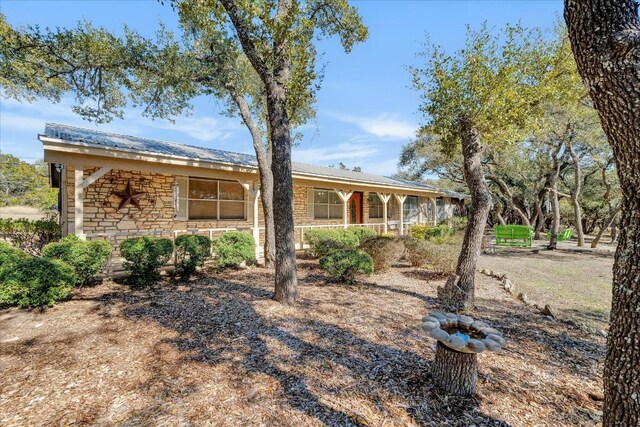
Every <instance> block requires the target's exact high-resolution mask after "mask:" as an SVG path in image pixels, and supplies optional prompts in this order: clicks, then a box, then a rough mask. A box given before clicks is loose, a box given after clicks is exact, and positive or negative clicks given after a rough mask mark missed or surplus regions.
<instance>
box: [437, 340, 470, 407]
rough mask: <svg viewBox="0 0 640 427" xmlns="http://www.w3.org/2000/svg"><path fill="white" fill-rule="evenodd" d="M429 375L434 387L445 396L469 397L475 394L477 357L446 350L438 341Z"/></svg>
mask: <svg viewBox="0 0 640 427" xmlns="http://www.w3.org/2000/svg"><path fill="white" fill-rule="evenodd" d="M436 345H437V348H436V357H435V359H434V360H433V367H432V370H431V375H432V376H433V382H434V383H435V384H436V386H438V387H440V388H441V389H442V390H444V391H445V392H446V393H447V394H451V395H457V396H469V395H472V394H474V393H475V392H476V383H477V381H478V355H477V354H475V353H470V354H468V353H460V352H459V351H454V350H450V349H448V348H446V347H445V346H444V345H442V344H441V343H440V342H439V341H438V344H436Z"/></svg>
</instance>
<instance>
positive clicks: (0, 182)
mask: <svg viewBox="0 0 640 427" xmlns="http://www.w3.org/2000/svg"><path fill="white" fill-rule="evenodd" d="M0 81H2V77H0ZM57 203H58V190H57V189H56V188H51V187H50V185H49V179H48V169H47V165H46V163H43V162H42V161H39V162H36V163H35V164H30V163H27V162H23V161H22V160H20V159H18V158H17V157H15V156H12V155H11V154H0V206H15V205H25V206H32V207H35V208H38V209H40V210H42V211H52V210H53V209H55V207H56V205H57Z"/></svg>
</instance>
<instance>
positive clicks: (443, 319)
mask: <svg viewBox="0 0 640 427" xmlns="http://www.w3.org/2000/svg"><path fill="white" fill-rule="evenodd" d="M431 317H435V318H436V319H438V322H440V326H447V318H446V317H445V315H444V314H442V313H439V312H436V313H432V314H431Z"/></svg>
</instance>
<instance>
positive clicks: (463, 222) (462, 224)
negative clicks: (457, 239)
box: [451, 216, 469, 231]
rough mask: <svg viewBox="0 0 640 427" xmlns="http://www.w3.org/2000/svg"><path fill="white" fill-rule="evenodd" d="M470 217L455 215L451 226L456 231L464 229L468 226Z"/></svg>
mask: <svg viewBox="0 0 640 427" xmlns="http://www.w3.org/2000/svg"><path fill="white" fill-rule="evenodd" d="M468 222H469V221H468V219H467V217H466V216H454V217H453V218H451V226H452V227H453V228H454V230H456V231H460V230H464V229H465V228H467V223H468Z"/></svg>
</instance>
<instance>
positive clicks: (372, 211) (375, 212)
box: [369, 193, 384, 219]
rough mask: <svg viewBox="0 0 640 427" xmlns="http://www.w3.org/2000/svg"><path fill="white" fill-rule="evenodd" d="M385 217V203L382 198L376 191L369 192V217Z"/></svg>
mask: <svg viewBox="0 0 640 427" xmlns="http://www.w3.org/2000/svg"><path fill="white" fill-rule="evenodd" d="M383 217H384V205H383V203H382V199H380V196H378V195H377V194H376V193H369V218H380V219H382V218H383Z"/></svg>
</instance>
